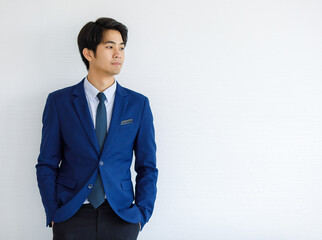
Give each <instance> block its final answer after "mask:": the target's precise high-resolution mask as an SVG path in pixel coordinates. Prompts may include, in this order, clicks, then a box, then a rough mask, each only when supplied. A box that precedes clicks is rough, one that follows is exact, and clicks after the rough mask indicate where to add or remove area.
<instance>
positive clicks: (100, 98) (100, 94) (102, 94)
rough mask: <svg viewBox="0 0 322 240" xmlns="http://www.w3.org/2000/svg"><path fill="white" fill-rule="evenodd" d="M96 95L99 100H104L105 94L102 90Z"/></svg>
mask: <svg viewBox="0 0 322 240" xmlns="http://www.w3.org/2000/svg"><path fill="white" fill-rule="evenodd" d="M97 97H98V99H99V100H100V102H104V100H105V99H106V97H105V94H104V93H102V92H100V93H98V94H97Z"/></svg>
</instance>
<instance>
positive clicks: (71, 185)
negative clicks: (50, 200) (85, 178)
mask: <svg viewBox="0 0 322 240" xmlns="http://www.w3.org/2000/svg"><path fill="white" fill-rule="evenodd" d="M76 186H77V181H76V180H74V179H72V178H68V177H65V176H57V179H56V200H57V204H58V207H61V206H62V205H64V204H65V203H67V202H68V201H69V200H70V199H71V198H72V197H73V196H74V192H75V191H74V190H75V188H76Z"/></svg>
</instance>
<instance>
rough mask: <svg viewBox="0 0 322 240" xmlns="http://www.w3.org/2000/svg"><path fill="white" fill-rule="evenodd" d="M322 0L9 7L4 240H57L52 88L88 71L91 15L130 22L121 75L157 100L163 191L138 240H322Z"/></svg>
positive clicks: (16, 2) (4, 19) (4, 5)
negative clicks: (49, 123)
mask: <svg viewBox="0 0 322 240" xmlns="http://www.w3.org/2000/svg"><path fill="white" fill-rule="evenodd" d="M321 12H322V2H321V1H313V0H311V1H308V0H305V1H304V0H302V1H299V0H292V1H291V0H287V1H285V0H278V1H277V0H273V1H272V0H270V1H258V0H257V1H255V0H253V1H251V0H245V1H238V0H230V1H227V0H220V1H210V0H209V1H203V0H198V1H189V0H186V1H170V0H163V1H148V0H145V1H130V0H127V1H121V0H120V1H106V0H105V1H98V0H93V1H80V0H77V1H76V0H72V1H67V0H64V1H62V0H56V1H49V0H46V1H41V0H34V1H22V0H12V1H5V0H1V2H0V24H1V25H0V29H1V33H0V34H1V38H0V52H1V58H0V66H1V88H0V91H1V101H0V103H1V119H0V120H1V124H0V127H1V144H0V147H1V150H0V154H1V155H0V157H1V168H0V180H1V181H0V182H1V205H0V206H1V207H0V215H1V218H0V219H1V220H0V226H1V231H0V239H33V240H36V239H39V240H43V239H51V229H50V228H46V227H45V213H44V209H43V206H42V204H41V200H40V194H39V191H38V187H37V183H36V174H35V172H36V171H35V164H36V161H37V157H38V154H39V147H40V138H41V127H42V125H41V118H42V112H43V108H44V105H45V100H46V98H47V96H48V93H49V92H52V91H54V90H56V89H60V88H63V87H67V86H70V85H73V84H76V83H78V82H79V81H81V80H82V78H83V77H85V76H86V74H87V71H86V68H85V65H84V64H83V62H82V61H81V58H80V55H79V52H78V47H77V42H76V38H77V35H78V32H79V31H80V29H81V28H82V26H83V25H85V24H86V23H87V22H89V21H93V20H94V21H95V20H96V19H97V18H99V17H102V16H104V17H112V18H115V19H116V20H118V21H120V22H122V23H124V24H125V25H126V26H127V27H128V28H129V39H128V45H127V47H126V60H125V64H124V66H123V69H122V72H121V74H119V75H117V76H116V80H118V81H119V82H120V83H121V84H122V85H123V86H125V87H128V88H130V89H133V90H135V91H138V92H141V93H143V94H144V95H146V96H148V97H149V99H150V104H151V108H152V112H153V114H154V123H155V130H156V141H157V144H158V150H157V159H158V168H159V171H160V174H159V182H158V196H157V201H156V204H155V211H154V214H153V216H152V218H151V220H150V221H149V222H148V223H147V225H146V226H145V228H144V230H143V231H142V232H141V233H140V237H139V239H140V240H144V239H146V240H161V239H162V240H164V239H173V240H180V239H184V240H188V239H189V240H190V239H191V240H192V239H207V240H208V239H216V240H265V239H267V240H320V239H322V228H321V223H322V204H321V203H322V193H321V189H322V161H321V158H322V148H321V147H322V109H321V102H322V94H321V92H322V81H321V80H322V68H321V66H322V48H321V42H322V31H321V23H322V14H321Z"/></svg>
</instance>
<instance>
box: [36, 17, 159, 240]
mask: <svg viewBox="0 0 322 240" xmlns="http://www.w3.org/2000/svg"><path fill="white" fill-rule="evenodd" d="M126 42H127V28H126V26H124V25H123V24H121V23H119V22H117V21H115V20H114V19H111V18H99V19H97V20H96V22H89V23H87V24H86V25H85V26H84V27H83V28H82V30H81V31H80V33H79V35H78V47H79V51H80V54H81V57H82V60H83V61H84V63H85V65H86V68H87V70H88V75H87V76H86V77H85V78H84V79H83V80H82V81H81V82H79V83H78V84H76V85H73V86H70V87H67V88H64V89H60V90H57V91H54V92H52V93H50V94H49V95H48V98H47V101H46V105H45V109H44V113H43V119H42V121H43V128H42V140H41V145H40V154H39V157H38V163H37V165H36V169H37V181H38V186H39V190H40V194H41V198H42V202H43V205H44V208H45V211H46V216H47V226H50V227H53V239H56V240H63V239H77V240H78V239H80V240H94V239H109V240H114V239H131V240H132V239H137V236H138V234H139V231H140V230H142V228H143V226H144V225H145V224H146V222H147V221H148V220H149V218H150V217H151V215H152V212H153V207H154V202H155V198H156V182H157V177H158V169H157V168H156V144H155V135H154V126H153V116H152V112H151V109H150V105H149V100H148V98H147V97H145V96H143V95H142V94H140V93H137V92H134V91H132V90H129V89H127V88H124V87H122V86H121V85H120V84H119V83H118V82H116V80H115V78H114V76H115V75H116V74H118V73H119V72H120V71H121V68H122V65H123V61H124V48H125V46H126ZM133 152H134V154H135V165H134V169H135V171H136V173H137V174H136V180H135V194H134V190H133V186H132V181H131V171H130V166H131V163H132V157H133Z"/></svg>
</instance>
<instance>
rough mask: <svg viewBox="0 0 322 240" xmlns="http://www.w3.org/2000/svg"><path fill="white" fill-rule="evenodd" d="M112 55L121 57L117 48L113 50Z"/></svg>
mask: <svg viewBox="0 0 322 240" xmlns="http://www.w3.org/2000/svg"><path fill="white" fill-rule="evenodd" d="M114 57H115V58H120V57H121V51H120V50H119V49H115V50H114Z"/></svg>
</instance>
